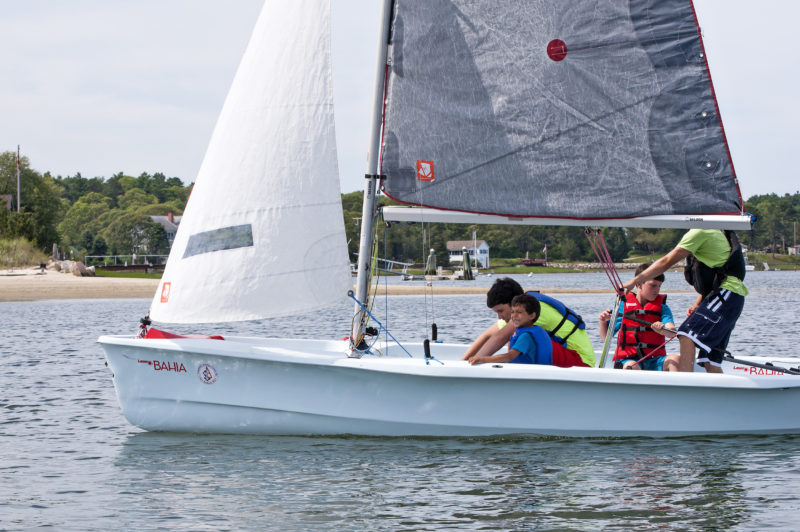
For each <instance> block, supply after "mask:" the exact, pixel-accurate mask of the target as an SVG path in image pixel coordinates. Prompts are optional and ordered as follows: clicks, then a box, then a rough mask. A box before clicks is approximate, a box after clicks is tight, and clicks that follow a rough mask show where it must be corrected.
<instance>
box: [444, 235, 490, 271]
mask: <svg viewBox="0 0 800 532" xmlns="http://www.w3.org/2000/svg"><path fill="white" fill-rule="evenodd" d="M474 243H475V246H474V247H473V240H450V241H448V242H447V254H448V255H449V256H450V263H451V264H452V263H454V262H461V260H462V257H463V251H462V250H463V248H467V251H468V252H469V257H470V258H471V259H473V260H474V259H475V257H476V256H477V257H478V267H480V268H488V267H489V244H487V243H486V241H485V240H475V241H474Z"/></svg>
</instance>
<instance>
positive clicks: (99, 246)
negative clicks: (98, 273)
mask: <svg viewBox="0 0 800 532" xmlns="http://www.w3.org/2000/svg"><path fill="white" fill-rule="evenodd" d="M107 251H108V244H106V241H105V239H104V238H103V237H102V236H100V235H97V236H96V237H95V239H94V242H92V255H105V254H106V252H107Z"/></svg>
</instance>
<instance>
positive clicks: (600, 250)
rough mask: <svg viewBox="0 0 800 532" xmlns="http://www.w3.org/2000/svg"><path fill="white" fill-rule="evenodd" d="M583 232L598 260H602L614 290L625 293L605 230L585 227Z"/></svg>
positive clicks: (604, 270)
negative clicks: (608, 245)
mask: <svg viewBox="0 0 800 532" xmlns="http://www.w3.org/2000/svg"><path fill="white" fill-rule="evenodd" d="M583 232H584V234H585V235H586V238H588V239H589V245H590V246H592V251H594V254H595V256H596V257H597V260H598V261H600V266H601V267H602V268H603V272H605V274H606V277H608V280H609V282H611V287H612V288H614V291H615V292H616V293H617V294H619V295H620V296H622V295H624V294H625V291H624V290H623V289H622V279H621V278H620V276H619V272H617V267H616V266H614V261H613V260H612V259H611V253H609V251H608V247H607V246H606V241H605V239H604V238H603V232H602V231H601V230H599V229H591V228H589V227H587V228H586V229H584V231H583Z"/></svg>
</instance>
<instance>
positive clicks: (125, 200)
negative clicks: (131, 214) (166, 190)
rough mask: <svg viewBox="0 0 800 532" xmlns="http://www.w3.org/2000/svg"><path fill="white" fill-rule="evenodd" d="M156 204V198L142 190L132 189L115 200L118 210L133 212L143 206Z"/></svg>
mask: <svg viewBox="0 0 800 532" xmlns="http://www.w3.org/2000/svg"><path fill="white" fill-rule="evenodd" d="M155 203H158V198H157V197H155V196H154V195H152V194H148V193H147V192H145V191H144V190H142V189H139V188H132V189H130V190H128V191H127V192H125V194H124V195H123V196H122V197H121V198H119V199H118V200H117V204H118V205H119V208H120V209H123V210H126V211H133V210H136V209H138V208H139V207H143V206H145V205H153V204H155Z"/></svg>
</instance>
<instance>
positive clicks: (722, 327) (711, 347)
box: [678, 289, 744, 366]
mask: <svg viewBox="0 0 800 532" xmlns="http://www.w3.org/2000/svg"><path fill="white" fill-rule="evenodd" d="M742 307H744V296H740V295H739V294H735V293H733V292H731V291H730V290H725V289H720V290H715V291H714V292H712V293H711V294H710V295H709V296H708V297H706V298H705V299H704V300H703V302H702V303H701V304H700V306H699V307H697V310H695V311H694V312H693V313H692V314H691V315H690V316H689V317H688V318H686V321H684V322H683V323H682V324H681V326H680V328H679V329H678V336H685V337H687V338H689V339H690V340H691V341H692V342H694V344H695V345H696V346H697V347H699V348H700V353H699V354H698V357H697V363H698V364H702V363H704V362H708V363H710V364H712V365H714V366H721V365H722V357H723V356H724V354H725V349H726V348H727V347H728V340H730V337H731V332H732V331H733V328H734V326H735V325H736V320H738V319H739V315H740V314H741V313H742Z"/></svg>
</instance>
